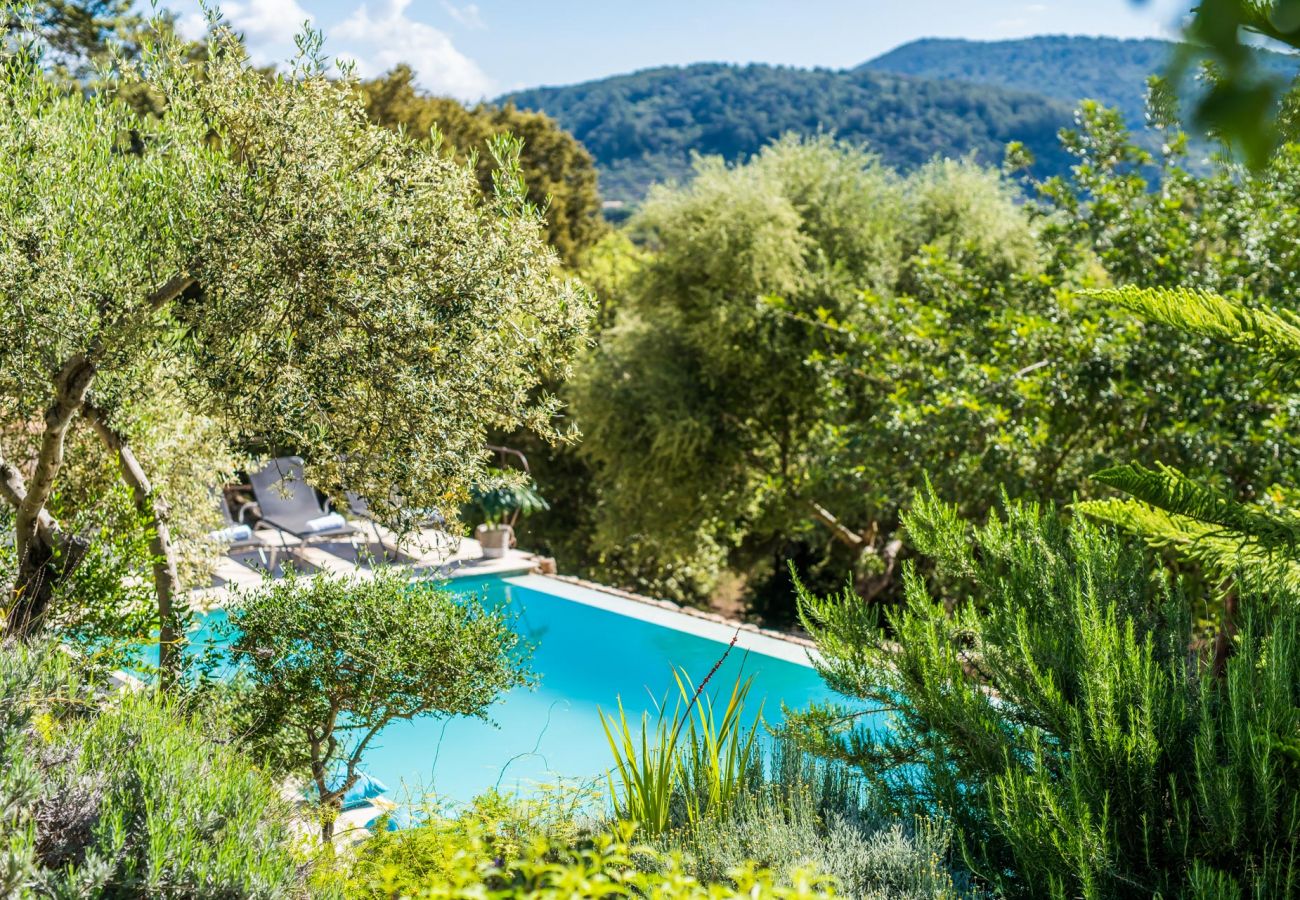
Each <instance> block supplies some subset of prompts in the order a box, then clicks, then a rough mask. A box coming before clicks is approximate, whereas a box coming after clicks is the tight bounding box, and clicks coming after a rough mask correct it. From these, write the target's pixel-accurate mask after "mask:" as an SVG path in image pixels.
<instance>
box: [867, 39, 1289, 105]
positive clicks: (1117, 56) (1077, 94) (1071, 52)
mask: <svg viewBox="0 0 1300 900" xmlns="http://www.w3.org/2000/svg"><path fill="white" fill-rule="evenodd" d="M1175 47H1176V45H1175V44H1174V43H1172V42H1170V41H1160V40H1154V39H1132V40H1122V39H1119V38H1106V37H1075V36H1065V35H1044V36H1041V37H1032V38H1024V39H1021V40H1014V41H967V40H960V39H948V38H926V39H924V40H919V41H913V42H911V43H910V44H904V45H902V46H901V47H897V48H895V49H893V50H890V51H889V52H888V53H886V54H884V55H883V56H878V57H876V58H875V59H872V60H870V61H868V62H865V63H863V64H862V65H861V66H859V67H858V69H857V71H865V72H882V73H890V74H894V75H910V76H912V77H915V78H939V79H944V80H953V81H964V82H968V83H970V84H988V85H996V86H998V87H1005V88H1013V89H1017V90H1025V91H1033V92H1035V93H1039V94H1043V95H1044V96H1047V97H1051V98H1053V99H1055V100H1059V101H1062V102H1064V103H1068V104H1070V105H1071V106H1073V105H1076V104H1077V103H1078V101H1080V100H1084V99H1089V100H1098V101H1100V102H1101V103H1103V104H1104V105H1106V106H1112V107H1118V108H1119V109H1120V110H1121V111H1122V112H1123V113H1124V118H1125V120H1126V121H1128V123H1129V124H1130V125H1131V126H1133V127H1142V126H1143V124H1144V123H1145V120H1146V88H1147V79H1148V78H1149V77H1150V76H1151V75H1153V74H1155V73H1157V72H1159V71H1161V70H1162V69H1163V68H1164V67H1165V65H1166V64H1167V63H1168V61H1169V59H1170V56H1171V55H1172V53H1173V51H1174V48H1175ZM1258 53H1259V59H1260V61H1261V62H1262V63H1263V65H1264V66H1266V67H1267V68H1269V69H1272V70H1273V71H1275V72H1277V73H1278V74H1282V75H1287V76H1293V75H1295V73H1296V71H1297V68H1298V66H1297V58H1296V57H1295V56H1292V55H1290V54H1285V53H1273V52H1270V51H1264V50H1260V51H1258Z"/></svg>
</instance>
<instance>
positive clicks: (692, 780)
mask: <svg viewBox="0 0 1300 900" xmlns="http://www.w3.org/2000/svg"><path fill="white" fill-rule="evenodd" d="M715 671H716V667H715ZM712 674H713V673H712V672H710V673H709V675H710V677H711V676H712ZM673 679H674V682H675V684H676V688H677V698H676V700H675V702H673V703H672V705H671V706H670V705H669V697H668V695H665V696H664V698H663V700H662V701H660V702H658V703H656V704H655V715H654V716H653V717H652V716H651V715H650V713H648V712H646V713H643V714H642V716H641V722H640V728H639V729H636V728H634V727H633V726H632V724H631V723H630V722H629V721H628V717H627V711H626V709H625V708H624V706H623V701H622V699H621V698H620V699H619V701H618V713H617V715H613V714H606V713H605V712H603V711H602V712H601V713H600V719H601V725H602V726H603V728H604V730H605V737H606V739H607V740H608V741H609V747H610V751H611V753H612V754H613V757H614V766H613V768H612V769H610V772H609V791H610V799H611V801H612V803H613V806H614V810H615V813H616V814H617V815H618V816H619V818H621V819H625V820H627V821H629V822H634V823H636V825H637V826H638V827H639V828H640V829H641V833H642V834H645V835H648V836H654V835H659V834H662V833H664V832H665V831H667V830H668V829H669V828H670V827H671V826H672V825H673V824H674V812H675V811H676V810H681V811H682V812H684V814H685V818H686V819H687V821H690V822H699V821H701V820H703V819H705V818H708V817H712V816H717V815H722V814H724V813H725V811H726V810H727V809H728V808H730V807H731V806H732V805H734V804H735V803H736V801H737V800H738V798H739V796H740V794H741V791H742V790H743V788H744V786H745V784H746V782H747V780H748V779H749V778H750V777H751V774H752V772H753V768H754V763H755V758H756V754H755V741H756V739H757V736H758V731H759V725H760V723H761V721H762V713H761V709H760V712H759V714H758V716H756V718H755V720H754V721H753V723H752V724H750V725H748V726H746V725H745V720H746V718H747V717H746V715H745V701H746V698H747V697H748V696H749V691H750V688H751V686H752V683H753V679H752V676H751V677H750V678H745V679H743V680H742V679H741V677H740V676H739V675H738V676H737V677H736V680H735V682H734V683H733V685H732V688H731V692H730V694H729V696H728V698H727V701H726V703H725V704H724V705H721V707H719V704H717V703H716V701H715V698H713V697H710V696H709V695H707V694H705V693H704V687H705V685H706V684H707V683H708V680H709V678H707V677H706V678H705V679H704V681H702V682H701V683H700V685H699V687H696V686H695V685H694V684H693V683H692V682H691V679H690V676H688V675H687V674H686V673H685V672H684V671H679V670H677V669H674V670H673ZM719 709H720V712H719Z"/></svg>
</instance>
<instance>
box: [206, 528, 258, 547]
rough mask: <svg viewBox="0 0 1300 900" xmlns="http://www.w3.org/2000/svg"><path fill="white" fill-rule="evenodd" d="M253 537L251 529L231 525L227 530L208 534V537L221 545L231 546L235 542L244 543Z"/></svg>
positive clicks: (223, 529)
mask: <svg viewBox="0 0 1300 900" xmlns="http://www.w3.org/2000/svg"><path fill="white" fill-rule="evenodd" d="M252 536H253V529H251V528H249V527H248V526H247V525H231V526H230V527H229V528H222V529H219V530H217V531H210V532H208V537H210V538H211V539H212V540H214V541H218V542H220V543H222V544H233V543H235V542H236V541H246V540H248V539H249V538H251V537H252Z"/></svg>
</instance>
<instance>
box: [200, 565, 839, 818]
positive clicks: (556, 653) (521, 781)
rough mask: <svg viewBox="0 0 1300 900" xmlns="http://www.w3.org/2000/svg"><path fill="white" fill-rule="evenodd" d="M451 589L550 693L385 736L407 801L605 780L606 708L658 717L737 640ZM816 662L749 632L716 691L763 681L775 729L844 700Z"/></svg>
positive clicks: (719, 629) (501, 592)
mask: <svg viewBox="0 0 1300 900" xmlns="http://www.w3.org/2000/svg"><path fill="white" fill-rule="evenodd" d="M450 587H451V589H452V590H454V591H455V592H457V593H459V594H462V595H463V596H465V597H466V598H467V599H468V598H469V597H471V596H473V597H477V598H478V601H479V602H483V603H486V604H487V605H489V606H495V605H501V606H504V607H505V608H506V609H507V610H508V611H509V613H510V614H511V615H512V616H513V617H514V620H515V627H516V628H517V630H519V631H520V632H521V633H523V634H524V635H525V637H526V638H527V639H528V640H529V642H530V643H532V644H534V645H535V650H534V653H533V658H532V667H533V670H534V671H535V672H536V673H537V674H538V676H539V682H540V683H539V684H538V686H537V687H536V688H535V689H533V690H527V689H518V690H514V691H511V692H509V693H508V694H506V695H504V696H503V697H502V698H501V699H500V700H499V701H498V702H497V703H496V704H494V705H493V706H492V708H491V711H490V717H491V722H483V721H479V720H475V719H460V718H458V719H450V720H439V719H423V720H417V721H413V722H399V723H395V724H393V725H391V726H389V727H388V728H386V729H385V730H384V731H382V732H381V733H380V734H379V735H377V736H376V737H375V739H374V741H373V742H372V744H371V748H370V750H369V751H368V752H367V754H366V757H365V758H366V764H365V768H366V769H367V771H369V772H370V773H371V774H373V775H374V776H376V777H377V778H379V779H380V780H381V781H383V782H384V783H385V784H387V785H388V786H389V787H390V788H391V789H393V791H394V793H395V794H397V795H398V797H399V798H400V797H407V798H410V799H414V798H416V797H419V796H421V795H423V794H427V793H430V792H433V793H436V794H437V796H438V797H440V798H442V799H446V800H452V801H465V800H469V799H470V798H472V797H473V796H474V795H476V794H478V793H481V792H483V791H484V790H487V789H489V788H493V787H499V788H501V789H503V790H514V791H520V792H525V793H526V792H529V791H531V790H535V789H536V788H537V787H538V786H540V785H547V784H555V783H557V781H560V780H563V781H565V782H566V783H578V782H583V781H586V782H594V781H595V780H596V779H601V778H603V776H604V772H605V770H606V769H607V768H608V767H609V765H610V762H611V760H610V752H609V746H608V744H607V742H606V740H605V735H604V732H603V731H602V729H601V725H600V718H599V716H598V713H597V710H598V709H603V710H605V711H607V712H608V711H613V710H615V709H616V708H617V702H618V699H619V698H620V697H621V698H622V700H623V705H624V707H625V708H626V709H627V711H628V717H629V719H630V720H634V721H635V720H639V718H640V715H641V713H642V712H643V711H650V712H651V713H652V715H653V709H654V705H653V700H652V698H662V697H663V696H664V695H665V693H666V692H668V691H669V690H670V689H672V690H675V687H674V682H673V676H672V668H671V667H672V666H674V665H676V666H680V667H683V668H685V669H686V671H687V673H688V674H689V675H690V676H691V678H692V679H693V680H694V681H695V682H696V683H698V682H699V681H700V679H702V678H704V677H705V675H707V674H708V672H709V670H710V669H711V668H712V667H713V665H714V663H715V662H716V661H717V659H718V658H719V657H720V656H721V655H722V653H723V651H724V650H725V649H726V642H727V641H728V640H729V639H730V638H731V636H732V634H733V633H734V632H733V630H732V629H728V628H726V627H725V626H722V625H720V624H714V623H711V622H705V621H701V620H699V619H696V618H692V617H688V616H685V615H683V614H681V613H675V612H671V611H666V610H661V609H658V608H656V607H650V606H647V605H646V604H640V603H635V602H634V601H628V600H624V599H621V598H617V597H614V596H613V595H610V594H606V593H604V592H601V591H594V590H590V589H587V588H583V587H578V586H574V585H570V584H568V583H565V582H561V581H558V580H555V579H549V578H544V577H541V576H520V577H514V578H487V579H473V578H461V579H457V580H456V581H454V582H452V583H451V586H450ZM629 613H630V614H629ZM224 618H225V614H224V613H222V612H220V611H215V612H213V613H211V614H210V615H209V616H208V617H206V618H205V620H203V621H201V623H200V629H199V631H198V632H197V633H196V634H195V635H194V639H195V642H196V643H197V644H201V643H203V642H204V641H205V639H208V638H210V636H211V635H210V632H209V630H208V629H209V626H210V625H212V624H213V623H215V622H218V621H221V620H223V619H224ZM688 628H689V629H690V630H691V632H696V633H691V632H688V631H686V630H683V629H688ZM698 632H704V635H701V634H700V633H698ZM806 659H807V657H806V654H805V651H804V650H803V649H802V648H799V647H797V646H795V645H792V644H789V643H787V642H783V641H777V640H774V639H771V638H765V637H762V636H758V635H754V634H751V633H748V632H742V638H741V640H740V641H739V642H738V644H737V646H736V647H735V648H734V649H733V650H732V651H731V653H730V655H729V656H728V658H727V660H726V662H725V663H724V664H723V666H722V668H721V669H719V671H718V673H717V674H716V675H715V676H714V679H713V681H712V682H710V685H709V691H710V693H712V692H713V690H714V689H715V688H716V689H719V690H722V691H729V690H730V688H731V685H732V683H733V681H734V679H735V677H736V675H737V673H740V672H743V673H744V674H746V675H750V674H752V675H753V676H754V685H753V688H752V689H751V692H750V702H749V708H750V709H751V710H752V711H753V712H755V713H756V712H757V710H758V704H759V703H760V702H762V703H763V716H764V718H765V719H766V720H767V721H768V722H775V721H778V720H779V719H780V714H781V705H782V703H784V704H785V705H787V706H789V707H792V708H799V707H802V706H805V705H807V704H808V703H809V702H810V701H814V700H827V699H831V697H832V696H833V695H832V694H831V692H830V691H829V689H828V688H827V687H826V686H825V684H824V683H823V682H822V680H821V678H820V677H819V676H818V675H817V673H816V671H814V670H813V668H812V667H811V666H810V665H808V664H807V662H806ZM634 717H635V718H634Z"/></svg>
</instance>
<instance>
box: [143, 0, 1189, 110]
mask: <svg viewBox="0 0 1300 900" xmlns="http://www.w3.org/2000/svg"><path fill="white" fill-rule="evenodd" d="M162 2H163V4H164V5H168V6H170V7H171V8H172V9H174V10H175V11H176V12H178V13H179V14H181V16H182V26H183V28H184V29H185V30H187V31H188V32H190V33H194V32H196V31H199V32H201V30H202V24H201V18H200V17H199V15H198V13H197V9H198V0H172V2H168V0H162ZM1188 6H1189V2H1187V0H1181V2H1180V0H1146V2H1145V3H1136V2H1133V0H1043V2H1024V0H856V2H855V0H658V2H644V0H643V2H631V0H603V2H601V0H364V2H363V0H227V2H224V3H221V9H222V12H223V14H224V15H225V16H226V18H227V20H228V21H229V22H231V23H232V24H233V25H234V26H235V27H236V28H237V29H238V30H240V31H242V32H243V33H244V34H245V36H246V38H247V40H248V44H249V47H250V49H251V51H252V53H253V55H254V56H255V58H257V60H258V61H259V62H277V61H282V60H284V59H286V58H287V57H288V56H290V55H291V53H292V49H293V34H294V32H295V31H296V30H297V29H298V28H299V27H300V26H301V25H302V23H303V21H304V20H306V19H310V20H311V21H312V23H313V25H314V26H315V27H317V28H320V29H321V30H322V31H324V33H325V35H326V50H327V52H329V53H330V54H331V55H334V56H340V57H344V58H347V59H351V60H353V61H354V62H355V64H356V66H357V68H358V71H359V73H360V74H361V75H363V76H366V77H369V76H372V75H378V74H381V73H383V72H384V71H387V70H388V69H390V68H392V66H394V65H395V64H397V63H398V62H409V63H410V64H411V65H412V66H413V67H414V68H415V69H416V72H417V74H418V77H419V81H420V84H421V85H422V86H423V87H425V88H426V89H428V90H430V91H435V92H437V93H445V94H451V95H453V96H456V97H460V98H461V99H465V100H475V99H480V98H483V97H492V96H496V95H498V94H500V93H502V92H505V91H509V90H514V89H517V88H521V87H532V86H535V85H540V84H568V83H572V82H576V81H585V80H587V79H591V78H600V77H603V76H605V75H613V74H617V73H620V72H628V71H632V70H634V69H641V68H646V67H648V66H655V65H663V64H668V63H692V62H701V61H725V62H767V63H781V64H787V65H796V66H826V67H831V68H843V67H847V66H853V65H856V64H857V63H859V62H862V61H864V60H866V59H869V58H871V57H873V56H877V55H879V54H880V53H883V52H885V51H886V50H889V49H891V48H893V47H896V46H898V45H899V44H902V43H906V42H907V41H910V40H914V39H916V38H920V37H936V36H937V37H966V38H974V39H981V40H995V39H1000V38H1011V37H1023V36H1027V35H1034V34H1089V35H1098V34H1104V35H1114V36H1119V37H1147V36H1163V37H1168V36H1171V35H1172V34H1174V33H1175V30H1176V24H1177V22H1178V21H1179V19H1180V16H1181V15H1182V14H1183V13H1184V12H1185V10H1186V9H1187V7H1188Z"/></svg>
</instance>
